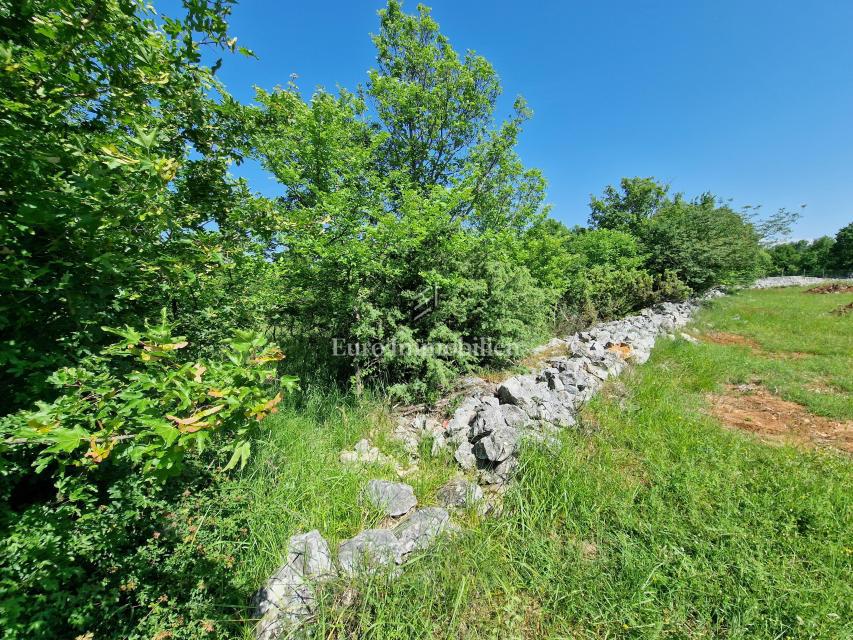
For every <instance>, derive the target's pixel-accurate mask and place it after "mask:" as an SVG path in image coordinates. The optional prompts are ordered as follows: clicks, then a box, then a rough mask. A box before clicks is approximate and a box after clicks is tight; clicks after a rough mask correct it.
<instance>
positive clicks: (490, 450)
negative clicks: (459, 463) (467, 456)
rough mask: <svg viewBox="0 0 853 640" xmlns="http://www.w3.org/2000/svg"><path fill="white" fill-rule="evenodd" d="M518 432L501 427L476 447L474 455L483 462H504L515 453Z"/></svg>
mask: <svg viewBox="0 0 853 640" xmlns="http://www.w3.org/2000/svg"><path fill="white" fill-rule="evenodd" d="M517 444H518V431H516V430H515V429H513V428H511V427H499V428H497V429H495V430H494V431H492V432H491V433H490V434H489V435H487V436H486V437H484V438H483V439H482V440H480V441H479V442H477V444H475V445H474V455H476V456H477V458H479V459H481V460H491V461H492V462H502V461H504V460H506V459H507V458H509V457H510V456H511V455H512V454H513V453H515V448H516V445H517Z"/></svg>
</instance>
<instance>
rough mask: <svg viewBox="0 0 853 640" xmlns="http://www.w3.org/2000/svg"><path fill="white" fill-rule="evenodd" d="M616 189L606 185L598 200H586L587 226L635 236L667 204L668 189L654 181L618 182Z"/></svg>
mask: <svg viewBox="0 0 853 640" xmlns="http://www.w3.org/2000/svg"><path fill="white" fill-rule="evenodd" d="M620 189H621V192H620V190H618V189H617V188H616V187H614V186H612V185H608V186H607V187H605V188H604V195H603V196H602V197H601V198H596V197H595V196H591V197H590V200H589V209H590V214H589V224H590V226H591V227H593V228H596V229H613V230H618V231H627V232H629V233H633V234H634V235H639V234H640V233H641V231H642V228H643V225H644V223H645V222H646V221H647V220H648V219H649V218H651V217H652V216H653V215H655V213H657V211H658V210H659V209H660V207H661V206H662V205H663V204H664V203H665V202H666V201H667V192H668V191H669V187H668V186H666V185H664V184H661V183H659V182H657V181H656V180H655V179H654V178H622V181H621V183H620Z"/></svg>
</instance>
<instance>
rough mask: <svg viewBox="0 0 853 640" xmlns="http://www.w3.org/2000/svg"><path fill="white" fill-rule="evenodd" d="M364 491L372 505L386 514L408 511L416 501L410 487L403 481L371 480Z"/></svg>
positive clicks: (399, 514)
mask: <svg viewBox="0 0 853 640" xmlns="http://www.w3.org/2000/svg"><path fill="white" fill-rule="evenodd" d="M364 493H365V495H366V496H367V499H368V500H369V501H370V503H371V504H372V505H373V506H374V507H376V508H377V509H379V510H380V511H382V512H383V513H384V514H385V515H388V516H401V515H403V514H404V513H408V512H409V511H411V509H412V508H413V507H414V506H415V505H416V504H417V503H418V500H417V498H415V492H414V490H413V489H412V487H410V486H409V485H407V484H405V483H403V482H390V481H388V480H371V481H370V482H368V483H367V487H366V488H365V490H364Z"/></svg>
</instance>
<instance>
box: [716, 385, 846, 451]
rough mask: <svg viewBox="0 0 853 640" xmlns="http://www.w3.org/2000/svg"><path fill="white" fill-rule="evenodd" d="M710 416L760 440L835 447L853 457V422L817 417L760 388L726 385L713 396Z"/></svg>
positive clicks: (799, 406)
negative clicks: (721, 391) (724, 389)
mask: <svg viewBox="0 0 853 640" xmlns="http://www.w3.org/2000/svg"><path fill="white" fill-rule="evenodd" d="M710 400H711V414H712V415H713V416H714V417H715V418H717V419H718V420H720V421H721V422H722V423H723V424H724V425H725V426H727V427H729V428H732V429H738V430H740V431H749V432H750V433H753V434H755V435H756V436H758V438H759V439H760V440H763V441H765V442H771V443H779V444H781V443H786V444H794V445H797V446H804V447H832V448H834V449H839V450H841V451H845V452H847V453H851V454H853V420H831V419H829V418H824V417H822V416H816V415H813V414H811V413H809V412H808V410H807V409H806V408H805V407H803V406H802V405H799V404H797V403H795V402H789V401H787V400H782V399H781V398H777V397H776V396H774V395H773V394H772V393H770V392H769V391H767V389H764V388H763V387H759V386H757V385H727V386H726V393H722V394H712V395H711V396H710Z"/></svg>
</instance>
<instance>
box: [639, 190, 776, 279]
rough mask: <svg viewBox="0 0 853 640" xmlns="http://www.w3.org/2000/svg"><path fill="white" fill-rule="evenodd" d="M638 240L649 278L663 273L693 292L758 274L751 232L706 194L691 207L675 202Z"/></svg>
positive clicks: (755, 241) (757, 249)
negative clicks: (674, 278)
mask: <svg viewBox="0 0 853 640" xmlns="http://www.w3.org/2000/svg"><path fill="white" fill-rule="evenodd" d="M641 240H642V246H643V249H644V251H645V252H646V254H647V259H646V266H647V267H648V269H649V270H650V271H651V272H652V273H654V274H664V273H666V272H667V271H669V272H671V273H672V274H674V275H675V276H676V277H677V278H678V279H679V280H680V281H681V282H683V283H684V284H685V285H687V286H688V287H690V289H691V290H693V291H694V292H697V293H701V292H703V291H707V290H708V289H710V288H711V287H714V286H717V285H731V284H743V283H747V282H751V281H752V280H754V279H755V278H756V277H757V276H759V275H760V273H761V269H762V264H763V261H762V249H761V245H760V244H759V237H758V233H757V232H756V230H755V227H754V226H753V225H752V224H751V223H750V222H749V221H747V220H746V219H745V218H744V216H743V215H742V214H739V213H737V212H735V211H732V210H731V209H729V208H728V207H726V206H717V205H716V203H715V201H714V197H713V196H711V195H710V194H705V195H704V196H702V197H701V198H699V199H697V200H694V201H692V202H687V201H685V200H684V199H683V198H681V197H676V198H675V200H673V201H672V202H670V203H668V204H666V205H665V206H664V207H662V208H661V210H660V211H659V212H658V213H657V214H656V215H655V216H653V217H652V218H650V219H649V221H648V223H647V224H646V226H645V227H644V230H643V232H642V238H641Z"/></svg>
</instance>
